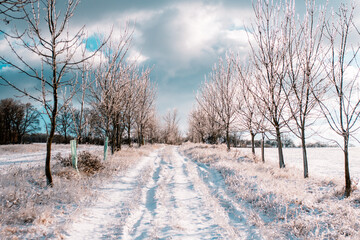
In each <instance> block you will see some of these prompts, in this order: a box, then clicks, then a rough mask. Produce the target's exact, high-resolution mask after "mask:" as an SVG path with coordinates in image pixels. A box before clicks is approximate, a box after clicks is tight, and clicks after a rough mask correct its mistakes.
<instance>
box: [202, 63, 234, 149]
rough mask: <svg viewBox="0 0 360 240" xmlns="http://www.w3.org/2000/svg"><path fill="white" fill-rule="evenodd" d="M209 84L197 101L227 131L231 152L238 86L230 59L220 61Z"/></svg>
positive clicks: (207, 83) (228, 147) (210, 76)
mask: <svg viewBox="0 0 360 240" xmlns="http://www.w3.org/2000/svg"><path fill="white" fill-rule="evenodd" d="M209 78H210V80H209V82H207V81H205V83H204V84H203V88H202V89H201V92H200V96H199V98H198V99H197V102H198V104H199V105H201V108H202V109H203V110H204V111H205V112H206V113H207V114H209V115H211V114H210V113H211V111H213V112H214V113H215V114H216V115H217V119H216V120H217V121H218V123H219V125H220V126H221V127H222V129H223V130H224V131H225V140H226V145H227V149H228V151H230V130H231V127H232V125H233V123H234V121H235V114H236V103H235V97H236V85H235V80H234V77H233V63H232V61H231V59H230V57H228V56H227V57H226V59H225V60H223V59H222V58H220V59H219V63H218V64H217V65H215V66H214V67H213V71H212V73H211V74H210V75H209Z"/></svg>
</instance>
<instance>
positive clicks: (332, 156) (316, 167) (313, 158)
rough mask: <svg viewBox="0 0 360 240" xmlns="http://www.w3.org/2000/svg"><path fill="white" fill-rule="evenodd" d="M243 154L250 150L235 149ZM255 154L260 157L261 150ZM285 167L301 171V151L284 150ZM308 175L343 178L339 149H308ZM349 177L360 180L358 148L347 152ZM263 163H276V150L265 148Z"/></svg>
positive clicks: (341, 154)
mask: <svg viewBox="0 0 360 240" xmlns="http://www.w3.org/2000/svg"><path fill="white" fill-rule="evenodd" d="M237 149H239V150H241V151H242V152H243V153H247V154H249V153H251V148H237ZM255 150H256V154H257V155H259V156H260V154H261V153H260V151H261V149H259V148H256V149H255ZM283 150H284V158H285V164H286V167H296V168H298V169H303V160H302V149H301V148H284V149H283ZM307 156H308V165H309V174H310V176H311V175H312V174H315V175H321V176H330V177H332V178H333V177H337V178H343V177H344V154H343V152H342V150H341V149H340V148H308V149H307ZM349 157H350V160H349V163H350V176H351V178H353V179H355V180H356V181H357V182H358V180H359V179H360V147H351V148H350V150H349ZM265 161H270V162H274V163H277V162H278V150H277V148H265Z"/></svg>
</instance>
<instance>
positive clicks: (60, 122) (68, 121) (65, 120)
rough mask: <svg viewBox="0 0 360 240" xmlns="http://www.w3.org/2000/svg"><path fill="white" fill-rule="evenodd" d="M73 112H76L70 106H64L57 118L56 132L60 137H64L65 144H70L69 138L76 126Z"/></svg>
mask: <svg viewBox="0 0 360 240" xmlns="http://www.w3.org/2000/svg"><path fill="white" fill-rule="evenodd" d="M73 111H74V110H72V109H71V108H70V107H69V106H66V105H65V106H62V107H61V110H60V111H59V112H58V115H57V117H56V131H57V132H58V133H59V134H60V135H62V136H64V141H65V142H64V143H69V142H70V139H68V137H69V135H70V132H71V129H72V127H73V124H74V122H73V114H72V112H73Z"/></svg>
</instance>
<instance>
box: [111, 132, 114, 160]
mask: <svg viewBox="0 0 360 240" xmlns="http://www.w3.org/2000/svg"><path fill="white" fill-rule="evenodd" d="M114 152H115V128H113V130H112V131H111V155H114Z"/></svg>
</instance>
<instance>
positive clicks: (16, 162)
mask: <svg viewBox="0 0 360 240" xmlns="http://www.w3.org/2000/svg"><path fill="white" fill-rule="evenodd" d="M8 146H11V148H12V150H16V149H19V151H20V149H21V150H24V152H13V151H1V154H0V171H2V172H4V171H6V170H7V169H9V168H11V167H21V168H24V167H28V166H32V167H37V166H44V164H45V158H46V144H45V143H38V144H30V145H27V146H26V147H24V145H8ZM77 150H78V152H81V151H89V152H95V151H103V146H96V145H86V144H80V145H79V146H78V149H77ZM70 151H71V149H70V144H53V147H52V151H51V156H52V157H54V156H55V155H56V154H58V153H60V154H61V155H62V156H67V155H68V154H70Z"/></svg>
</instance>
